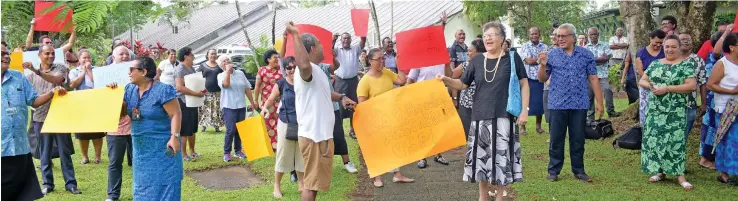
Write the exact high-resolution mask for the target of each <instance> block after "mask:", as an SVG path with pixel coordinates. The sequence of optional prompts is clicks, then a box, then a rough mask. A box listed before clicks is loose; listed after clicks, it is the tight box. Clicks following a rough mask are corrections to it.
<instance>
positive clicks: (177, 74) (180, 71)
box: [174, 63, 196, 103]
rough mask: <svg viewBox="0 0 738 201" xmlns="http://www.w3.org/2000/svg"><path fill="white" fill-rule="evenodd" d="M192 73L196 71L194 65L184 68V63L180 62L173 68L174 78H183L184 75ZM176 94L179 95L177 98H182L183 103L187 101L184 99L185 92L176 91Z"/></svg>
mask: <svg viewBox="0 0 738 201" xmlns="http://www.w3.org/2000/svg"><path fill="white" fill-rule="evenodd" d="M193 73H196V72H195V68H194V66H193V67H192V68H186V67H185V66H184V64H181V63H180V64H179V65H177V67H175V68H174V78H175V79H177V78H183V79H184V77H185V76H186V75H189V74H193ZM177 96H178V97H179V100H182V102H183V103H186V102H187V100H186V99H185V94H183V93H180V92H177Z"/></svg>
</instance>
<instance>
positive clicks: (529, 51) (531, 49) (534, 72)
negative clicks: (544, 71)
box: [520, 41, 548, 80]
mask: <svg viewBox="0 0 738 201" xmlns="http://www.w3.org/2000/svg"><path fill="white" fill-rule="evenodd" d="M546 49H548V46H547V45H546V44H543V43H541V42H538V45H535V44H533V42H530V41H528V42H527V43H525V44H523V48H521V49H520V57H522V58H523V59H526V58H538V54H539V53H541V52H545V51H546ZM523 63H525V62H523ZM525 70H526V72H527V73H528V79H531V80H538V64H537V63H536V64H531V65H529V64H527V63H525Z"/></svg>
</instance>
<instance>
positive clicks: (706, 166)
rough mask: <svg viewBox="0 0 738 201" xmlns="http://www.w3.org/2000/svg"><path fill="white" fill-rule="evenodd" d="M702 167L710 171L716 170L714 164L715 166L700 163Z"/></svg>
mask: <svg viewBox="0 0 738 201" xmlns="http://www.w3.org/2000/svg"><path fill="white" fill-rule="evenodd" d="M700 166H702V167H703V168H707V169H710V170H715V165H714V164H713V165H705V164H704V163H700Z"/></svg>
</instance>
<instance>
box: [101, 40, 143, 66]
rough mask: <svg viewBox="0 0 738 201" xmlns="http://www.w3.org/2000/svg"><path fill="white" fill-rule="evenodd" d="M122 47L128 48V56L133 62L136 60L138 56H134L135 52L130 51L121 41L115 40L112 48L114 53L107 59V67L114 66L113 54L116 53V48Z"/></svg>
mask: <svg viewBox="0 0 738 201" xmlns="http://www.w3.org/2000/svg"><path fill="white" fill-rule="evenodd" d="M120 46H123V47H126V49H127V50H128V55H129V56H130V58H131V60H134V59H135V58H136V54H134V52H133V50H130V49H128V47H127V46H126V44H125V43H123V41H122V40H120V39H115V40H113V47H112V48H110V50H111V51H112V52H110V55H108V58H107V59H105V65H110V64H113V54H114V52H115V48H118V47H120Z"/></svg>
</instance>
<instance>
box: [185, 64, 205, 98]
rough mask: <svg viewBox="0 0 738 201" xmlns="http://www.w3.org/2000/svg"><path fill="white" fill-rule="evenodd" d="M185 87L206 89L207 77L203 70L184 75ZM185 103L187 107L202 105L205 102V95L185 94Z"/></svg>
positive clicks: (196, 89)
mask: <svg viewBox="0 0 738 201" xmlns="http://www.w3.org/2000/svg"><path fill="white" fill-rule="evenodd" d="M184 82H185V87H187V88H188V89H190V90H192V91H202V90H205V78H204V77H202V72H197V73H193V74H189V75H185V76H184ZM185 104H186V105H187V107H200V106H203V105H204V104H205V97H197V96H190V95H185Z"/></svg>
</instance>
